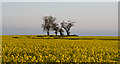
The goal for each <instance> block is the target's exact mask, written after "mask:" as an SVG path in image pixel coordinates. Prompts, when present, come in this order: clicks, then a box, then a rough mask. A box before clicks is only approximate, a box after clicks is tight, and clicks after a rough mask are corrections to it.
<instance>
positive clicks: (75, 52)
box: [2, 35, 119, 63]
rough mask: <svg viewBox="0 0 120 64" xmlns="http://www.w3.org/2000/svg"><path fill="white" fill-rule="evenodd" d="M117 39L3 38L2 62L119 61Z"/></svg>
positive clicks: (87, 37)
mask: <svg viewBox="0 0 120 64" xmlns="http://www.w3.org/2000/svg"><path fill="white" fill-rule="evenodd" d="M118 59H119V53H118V37H114V36H111V37H107V36H64V37H60V36H58V37H55V36H42V35H3V36H2V62H3V63H4V62H30V63H31V62H40V63H42V62H76V63H77V62H80V63H81V62H118Z"/></svg>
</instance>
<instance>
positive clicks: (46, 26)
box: [42, 16, 56, 36]
mask: <svg viewBox="0 0 120 64" xmlns="http://www.w3.org/2000/svg"><path fill="white" fill-rule="evenodd" d="M43 20H44V23H43V24H42V28H43V31H47V35H48V36H49V31H50V28H51V27H52V24H53V23H54V22H55V20H56V18H55V17H52V16H44V17H43Z"/></svg>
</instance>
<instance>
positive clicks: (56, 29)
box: [52, 23, 59, 36]
mask: <svg viewBox="0 0 120 64" xmlns="http://www.w3.org/2000/svg"><path fill="white" fill-rule="evenodd" d="M52 29H53V30H54V31H55V35H56V36H57V33H58V30H59V26H58V24H57V23H53V24H52Z"/></svg>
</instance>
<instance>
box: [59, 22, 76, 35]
mask: <svg viewBox="0 0 120 64" xmlns="http://www.w3.org/2000/svg"><path fill="white" fill-rule="evenodd" d="M73 23H75V22H71V21H68V22H64V21H63V22H62V23H61V27H62V28H64V29H65V31H66V33H67V35H68V36H69V35H70V29H71V27H72V26H74V24H73Z"/></svg>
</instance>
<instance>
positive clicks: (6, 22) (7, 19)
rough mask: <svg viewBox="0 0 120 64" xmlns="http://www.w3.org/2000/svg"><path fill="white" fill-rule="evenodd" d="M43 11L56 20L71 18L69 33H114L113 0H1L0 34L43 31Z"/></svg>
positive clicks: (115, 9)
mask: <svg viewBox="0 0 120 64" xmlns="http://www.w3.org/2000/svg"><path fill="white" fill-rule="evenodd" d="M46 15H51V16H54V17H56V18H57V20H56V21H58V23H60V22H62V21H69V20H71V21H75V22H76V23H75V24H74V26H73V27H72V28H71V31H70V32H71V34H77V35H88V36H89V35H93V36H94V35H105V36H108V35H109V36H112V35H118V4H117V2H3V3H2V34H3V35H15V34H16V35H18V34H19V35H20V34H25V35H27V34H46V32H44V31H43V29H42V28H41V24H42V23H43V20H42V18H43V17H44V16H46ZM50 34H54V32H53V31H50Z"/></svg>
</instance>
